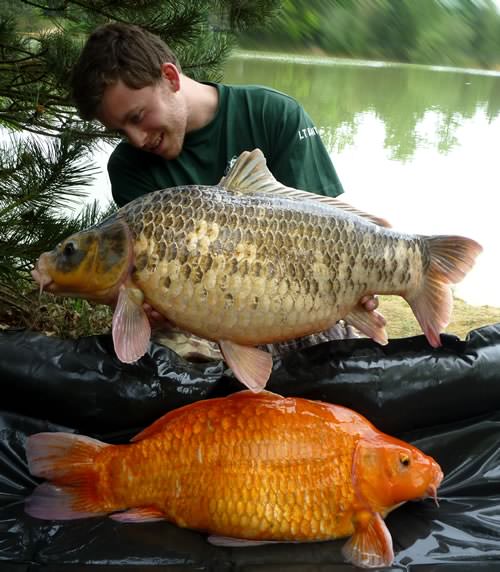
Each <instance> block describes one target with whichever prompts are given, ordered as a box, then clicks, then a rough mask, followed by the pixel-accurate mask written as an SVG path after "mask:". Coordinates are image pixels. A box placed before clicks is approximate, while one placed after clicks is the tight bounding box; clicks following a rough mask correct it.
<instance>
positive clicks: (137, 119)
mask: <svg viewBox="0 0 500 572" xmlns="http://www.w3.org/2000/svg"><path fill="white" fill-rule="evenodd" d="M142 115H143V114H142V113H137V114H135V115H132V116H131V117H130V123H133V124H134V125H137V124H138V123H140V122H141V121H142Z"/></svg>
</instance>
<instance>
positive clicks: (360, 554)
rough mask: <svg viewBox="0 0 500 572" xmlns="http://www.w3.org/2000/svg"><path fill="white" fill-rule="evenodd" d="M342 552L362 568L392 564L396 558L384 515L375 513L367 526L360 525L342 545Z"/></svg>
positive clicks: (346, 557)
mask: <svg viewBox="0 0 500 572" xmlns="http://www.w3.org/2000/svg"><path fill="white" fill-rule="evenodd" d="M342 554H343V555H344V558H345V559H346V560H347V561H349V562H352V563H353V564H354V565H355V566H359V567H360V568H379V567H380V568H381V567H383V566H390V565H391V564H392V562H393V560H394V551H393V548H392V538H391V534H390V532H389V530H388V529H387V526H386V524H385V522H384V521H383V519H382V517H381V516H380V515H379V514H374V515H373V518H372V519H371V520H370V522H369V523H368V525H367V526H366V527H365V526H362V527H358V528H357V529H356V530H355V532H354V534H353V535H352V536H351V538H350V539H349V540H348V541H347V542H346V543H345V544H344V546H343V547H342Z"/></svg>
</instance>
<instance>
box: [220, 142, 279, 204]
mask: <svg viewBox="0 0 500 572" xmlns="http://www.w3.org/2000/svg"><path fill="white" fill-rule="evenodd" d="M219 186H221V187H224V188H225V189H226V190H227V191H232V192H233V193H241V194H247V193H248V194H253V193H271V192H273V191H274V189H275V188H281V187H283V185H282V184H281V183H278V181H277V180H276V179H275V178H274V177H273V174H272V173H271V171H270V170H269V169H268V168H267V165H266V158H265V157H264V154H263V153H262V151H261V150H260V149H254V150H253V151H243V153H241V155H240V156H239V157H238V158H237V159H236V161H235V162H234V164H233V166H232V167H231V169H230V170H229V172H228V174H227V175H226V176H225V177H222V179H221V180H220V181H219Z"/></svg>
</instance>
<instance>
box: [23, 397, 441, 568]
mask: <svg viewBox="0 0 500 572" xmlns="http://www.w3.org/2000/svg"><path fill="white" fill-rule="evenodd" d="M132 441H133V442H132V443H131V444H128V445H107V444H105V443H102V442H100V441H97V440H94V439H91V438H88V437H84V436H80V435H75V434H68V433H39V434H36V435H33V436H31V437H29V438H28V441H27V448H26V451H27V458H28V463H29V469H30V471H31V473H32V474H33V475H35V476H37V477H41V478H44V479H48V480H49V481H50V483H47V482H45V483H42V484H41V485H39V486H38V487H37V488H36V489H35V491H34V492H33V494H32V495H31V497H29V498H28V499H27V501H26V505H25V507H26V511H27V512H28V514H30V515H31V516H34V517H36V518H42V519H54V520H66V519H76V518H86V517H92V516H103V515H106V514H110V515H111V518H113V519H114V520H117V521H120V522H149V521H154V520H162V519H166V520H168V521H170V522H173V523H175V524H177V525H178V526H181V527H187V528H191V529H196V530H199V531H203V532H207V533H209V534H210V535H212V536H211V537H210V538H209V540H210V541H211V542H213V543H214V544H222V545H226V546H227V545H229V546H233V545H234V546H238V545H249V544H250V545H251V544H254V543H255V541H256V543H262V542H263V541H298V542H305V541H323V540H329V539H334V538H341V537H350V539H349V540H348V541H347V543H346V544H345V545H344V547H343V553H344V556H345V558H346V559H347V560H349V561H352V562H353V563H354V564H355V565H358V566H364V567H377V566H390V565H391V562H392V561H393V558H394V555H393V547H392V539H391V535H390V533H389V530H388V529H387V526H386V524H385V522H384V520H383V519H384V517H385V516H386V515H387V513H388V512H390V511H391V510H392V509H394V508H396V507H397V506H399V505H400V504H401V503H403V502H405V501H408V500H415V499H420V498H424V497H427V496H430V497H434V499H435V500H436V494H437V493H436V491H437V488H438V487H439V485H440V483H441V480H442V477H443V474H442V472H441V469H440V467H439V465H438V464H437V463H436V461H434V460H433V459H432V458H431V457H429V456H427V455H425V454H424V453H422V452H421V451H419V450H418V449H416V448H415V447H413V446H412V445H409V444H407V443H404V442H402V441H400V440H398V439H395V438H393V437H390V436H388V435H385V434H383V433H381V432H379V431H378V430H377V429H375V428H374V427H373V425H372V424H371V423H370V422H369V421H367V420H366V419H365V418H364V417H362V416H361V415H359V414H357V413H355V412H354V411H351V410H349V409H346V408H344V407H340V406H336V405H331V404H327V403H323V402H315V401H310V400H306V399H299V398H283V397H281V396H279V395H276V394H272V393H269V392H267V391H264V392H262V393H260V394H257V395H256V394H254V393H252V392H250V391H242V392H239V393H235V394H233V395H231V396H229V397H223V398H216V399H209V400H206V401H199V402H196V403H194V404H190V405H187V406H185V407H182V408H180V409H177V410H174V411H171V412H169V413H167V414H166V415H165V416H163V417H162V418H160V419H159V420H158V421H156V422H155V423H153V424H152V425H151V426H150V427H148V428H147V429H145V430H144V431H142V432H141V433H139V434H138V435H137V436H136V437H135V438H133V439H132Z"/></svg>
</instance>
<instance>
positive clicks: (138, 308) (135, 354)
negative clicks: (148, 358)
mask: <svg viewBox="0 0 500 572" xmlns="http://www.w3.org/2000/svg"><path fill="white" fill-rule="evenodd" d="M143 299H144V297H143V295H142V292H141V291H140V290H138V289H137V288H128V287H122V288H121V289H120V294H119V295H118V302H117V304H116V308H115V313H114V314H113V344H114V346H115V352H116V356H117V357H118V359H119V360H120V361H122V362H123V363H132V362H134V361H137V360H138V359H140V358H141V357H142V356H143V355H144V354H145V353H146V351H147V349H148V346H149V340H150V337H151V325H150V323H149V319H148V317H147V314H146V312H145V311H144V308H143V307H142V303H143Z"/></svg>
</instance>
